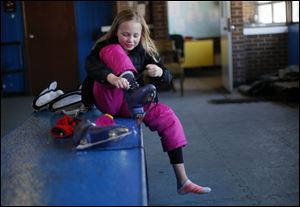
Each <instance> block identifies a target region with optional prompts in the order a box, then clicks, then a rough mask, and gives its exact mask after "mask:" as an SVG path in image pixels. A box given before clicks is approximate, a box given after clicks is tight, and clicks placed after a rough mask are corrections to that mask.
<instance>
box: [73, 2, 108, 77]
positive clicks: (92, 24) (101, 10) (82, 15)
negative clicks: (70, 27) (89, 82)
mask: <svg viewBox="0 0 300 207" xmlns="http://www.w3.org/2000/svg"><path fill="white" fill-rule="evenodd" d="M74 8H75V17H76V27H77V42H78V44H77V50H78V63H79V67H80V81H81V82H82V81H83V80H84V78H85V76H86V72H85V69H84V63H85V57H86V56H87V55H88V54H89V51H90V50H91V47H92V46H93V44H94V42H95V39H93V37H94V34H95V33H97V31H99V32H100V29H101V26H105V25H111V23H112V2H111V1H101V2H98V1H75V2H74Z"/></svg>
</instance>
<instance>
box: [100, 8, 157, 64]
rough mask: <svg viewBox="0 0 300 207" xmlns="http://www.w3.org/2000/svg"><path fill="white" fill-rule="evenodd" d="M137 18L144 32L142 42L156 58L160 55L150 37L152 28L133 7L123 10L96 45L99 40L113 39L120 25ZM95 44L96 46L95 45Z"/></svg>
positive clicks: (148, 52) (146, 49)
mask: <svg viewBox="0 0 300 207" xmlns="http://www.w3.org/2000/svg"><path fill="white" fill-rule="evenodd" d="M131 20H135V21H136V22H138V23H140V24H141V25H142V32H141V40H140V41H141V44H142V47H143V48H144V50H145V51H146V53H147V54H148V55H150V56H151V57H153V58H154V60H156V59H157V58H156V57H158V52H157V48H156V46H155V44H154V42H153V40H152V39H151V37H150V30H149V27H148V25H147V23H146V21H145V19H144V17H143V16H142V15H140V14H139V13H138V12H137V11H135V10H132V9H126V10H123V11H121V12H120V13H119V14H118V15H117V16H116V17H115V19H114V21H113V22H112V25H111V28H110V30H109V31H108V32H107V33H106V34H105V35H104V36H102V37H100V38H99V39H98V40H97V41H96V43H95V45H96V44H97V43H98V42H102V41H104V40H108V39H111V38H113V37H116V36H117V32H118V28H119V25H120V24H122V23H123V22H126V21H131ZM95 45H94V47H95Z"/></svg>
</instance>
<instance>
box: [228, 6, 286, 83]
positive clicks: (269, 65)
mask: <svg viewBox="0 0 300 207" xmlns="http://www.w3.org/2000/svg"><path fill="white" fill-rule="evenodd" d="M243 3H244V2H242V1H231V17H232V23H233V24H234V25H235V27H236V29H235V30H234V31H233V32H232V54H233V57H232V58H233V59H232V60H233V80H234V86H238V85H240V84H243V83H249V82H253V81H254V80H256V79H258V78H260V76H261V75H264V74H270V73H275V72H277V71H278V70H279V69H281V68H284V67H285V66H287V64H288V48H287V46H288V39H287V37H288V36H287V33H283V34H267V35H248V36H245V35H243V26H244V23H243V16H245V15H243V14H244V10H243V8H244V7H243ZM246 12H248V11H246Z"/></svg>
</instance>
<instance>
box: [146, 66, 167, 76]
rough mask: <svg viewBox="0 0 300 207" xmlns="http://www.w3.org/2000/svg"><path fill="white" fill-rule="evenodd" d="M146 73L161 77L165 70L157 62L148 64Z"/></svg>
mask: <svg viewBox="0 0 300 207" xmlns="http://www.w3.org/2000/svg"><path fill="white" fill-rule="evenodd" d="M146 74H147V75H148V76H150V77H161V76H162V74H163V70H162V69H161V68H160V67H158V66H157V65H155V64H148V65H146Z"/></svg>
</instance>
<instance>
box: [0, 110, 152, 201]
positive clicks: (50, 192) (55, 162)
mask: <svg viewBox="0 0 300 207" xmlns="http://www.w3.org/2000/svg"><path fill="white" fill-rule="evenodd" d="M100 115H101V112H99V111H97V110H92V111H89V112H87V113H86V114H85V116H86V117H87V118H88V119H89V120H91V121H94V120H95V119H96V117H98V116H100ZM61 116H62V115H57V114H53V113H50V112H48V111H42V112H36V113H33V114H32V115H31V116H30V117H29V118H28V119H27V120H26V121H25V122H24V123H23V124H22V125H21V126H19V127H18V128H16V129H15V130H13V131H12V132H11V133H9V134H8V135H6V136H4V137H3V138H2V139H1V206H2V205H4V206H7V205H82V206H84V205H128V206H131V205H147V204H148V191H147V179H146V164H145V155H144V147H143V137H142V129H141V125H138V124H137V122H136V121H135V120H133V119H125V118H116V119H115V121H116V123H118V124H122V125H125V126H127V127H128V128H130V129H131V130H133V133H131V134H130V135H128V136H126V137H125V138H123V139H121V140H118V141H116V142H112V143H109V144H106V145H105V146H101V147H95V148H92V149H87V150H84V151H76V150H75V149H74V146H73V145H72V142H71V139H69V140H55V139H53V138H52V137H51V135H50V129H51V127H52V126H54V125H55V123H56V120H57V119H58V118H60V117H61Z"/></svg>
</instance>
